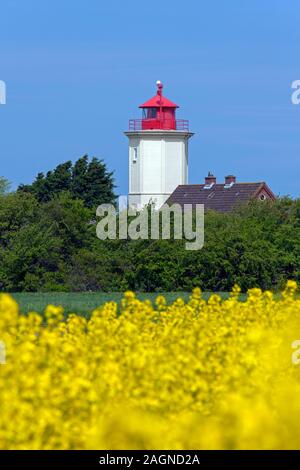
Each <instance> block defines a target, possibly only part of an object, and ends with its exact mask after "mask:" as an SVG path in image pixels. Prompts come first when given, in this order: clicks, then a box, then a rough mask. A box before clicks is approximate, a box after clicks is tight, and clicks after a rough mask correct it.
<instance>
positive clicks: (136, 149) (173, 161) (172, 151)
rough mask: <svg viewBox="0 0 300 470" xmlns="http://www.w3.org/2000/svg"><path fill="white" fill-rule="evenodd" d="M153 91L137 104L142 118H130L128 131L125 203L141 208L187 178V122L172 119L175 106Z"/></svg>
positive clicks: (160, 199) (159, 85)
mask: <svg viewBox="0 0 300 470" xmlns="http://www.w3.org/2000/svg"><path fill="white" fill-rule="evenodd" d="M156 84H157V94H156V95H155V96H154V97H153V98H151V99H150V100H148V101H146V102H145V103H144V104H142V105H140V106H139V107H140V108H141V109H142V110H143V116H142V119H130V121H129V131H127V132H125V135H127V137H128V138H129V205H131V206H135V207H137V208H141V207H143V206H144V205H146V204H149V203H154V204H155V207H156V208H159V207H161V206H162V205H163V204H164V202H165V201H166V200H167V199H168V197H169V196H170V195H171V194H172V192H173V191H174V190H175V188H177V186H178V185H180V184H187V182H188V140H189V138H190V137H191V136H192V135H193V133H191V132H189V123H188V121H187V120H185V119H176V114H175V113H176V108H178V107H179V106H177V105H176V104H175V103H172V101H170V100H168V99H167V98H165V97H164V96H163V94H162V89H163V85H162V83H161V82H160V81H158V82H157V83H156Z"/></svg>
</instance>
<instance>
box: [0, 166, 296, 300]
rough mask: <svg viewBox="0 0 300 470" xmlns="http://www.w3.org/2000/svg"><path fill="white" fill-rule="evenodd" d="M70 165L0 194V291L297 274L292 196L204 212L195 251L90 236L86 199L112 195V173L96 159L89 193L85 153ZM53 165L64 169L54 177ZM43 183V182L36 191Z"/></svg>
mask: <svg viewBox="0 0 300 470" xmlns="http://www.w3.org/2000/svg"><path fill="white" fill-rule="evenodd" d="M77 163H78V162H77ZM95 163H96V162H95ZM98 163H99V162H98ZM98 163H97V164H98ZM80 165H82V166H83V167H84V168H85V169H84V171H83V172H82V173H81V170H79V169H78V167H79V166H80ZM80 165H79V164H75V165H74V166H70V165H69V164H68V165H65V166H63V168H62V167H61V166H60V167H59V169H57V171H53V172H51V173H49V174H47V175H46V176H43V177H38V178H37V179H36V181H35V182H34V183H33V185H31V186H29V187H26V188H24V187H21V188H19V190H18V191H16V192H14V193H8V194H2V195H0V289H1V290H5V291H21V290H24V291H87V290H92V291H96V290H101V291H117V290H118V291H119V290H124V289H133V290H145V291H160V290H165V291H168V290H169V291H174V290H190V289H191V288H192V287H194V286H201V287H202V288H203V289H205V290H214V291H222V290H224V291H228V290H230V289H231V288H232V286H233V285H234V284H235V283H238V284H239V285H240V286H241V288H242V289H243V290H246V289H247V288H250V287H255V286H259V287H261V288H263V289H277V288H280V287H281V286H282V285H283V284H284V283H285V281H286V279H295V280H297V281H300V200H292V199H290V198H281V199H278V200H277V201H276V202H274V203H271V202H267V201H264V202H254V201H253V202H251V203H250V204H248V205H247V206H244V207H240V208H239V209H237V210H236V211H234V212H232V213H230V214H219V213H213V212H208V213H207V214H206V216H205V245H204V248H203V249H202V250H199V251H187V250H186V249H185V243H184V241H182V240H136V241H130V240H105V241H102V240H99V239H98V238H97V237H96V221H97V219H96V216H95V208H96V205H97V204H98V203H101V202H108V201H113V200H114V194H113V186H112V184H113V183H112V177H111V174H109V173H108V172H107V171H106V169H105V167H104V168H102V169H101V172H102V174H106V176H107V175H110V177H109V178H108V188H107V187H105V185H104V184H103V186H101V184H100V186H98V188H95V193H92V192H89V191H90V190H91V188H90V184H91V180H90V179H89V178H90V175H91V173H90V175H89V176H87V173H88V168H89V164H88V163H87V161H86V159H85V160H84V161H83V160H81V162H80ZM101 165H102V164H101ZM90 171H91V172H92V170H90ZM60 172H62V173H65V176H64V177H62V178H58V177H57V176H59V173H60ZM78 174H81V177H80V178H79V176H78ZM70 175H71V176H70ZM84 178H86V179H85V183H83V180H84ZM59 180H60V182H61V183H63V181H64V180H67V181H68V186H67V187H66V186H65V184H64V183H63V184H62V187H61V186H60V184H59V183H58V182H59ZM76 180H77V181H76ZM100 180H101V177H100ZM75 181H76V184H75ZM102 181H103V180H102ZM43 185H45V187H47V188H48V190H49V191H50V190H51V191H52V193H51V195H49V193H47V197H45V198H44V196H45V195H44V196H43V194H44V193H43V191H42V190H41V187H42V186H43ZM51 188H52V189H51ZM100 188H102V189H103V192H102V189H101V190H100ZM109 188H110V189H109ZM93 194H94V196H93Z"/></svg>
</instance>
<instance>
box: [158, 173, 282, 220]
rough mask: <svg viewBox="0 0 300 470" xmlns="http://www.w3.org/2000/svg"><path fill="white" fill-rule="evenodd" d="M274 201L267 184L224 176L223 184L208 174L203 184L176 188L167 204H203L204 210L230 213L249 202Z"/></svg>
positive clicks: (184, 185)
mask: <svg viewBox="0 0 300 470" xmlns="http://www.w3.org/2000/svg"><path fill="white" fill-rule="evenodd" d="M253 199H256V200H259V201H266V200H271V201H274V200H275V199H276V197H275V195H274V193H273V192H272V191H271V189H270V188H269V186H268V185H267V183H265V182H264V181H262V182H257V183H240V182H237V180H236V177H235V176H233V175H229V176H226V177H225V179H224V182H223V183H217V180H216V177H215V176H214V175H213V174H211V173H209V174H208V176H207V177H206V178H205V182H204V184H183V185H179V186H177V188H176V189H175V191H173V193H172V194H171V196H170V197H169V198H168V200H167V204H179V205H181V206H182V207H183V206H184V204H192V205H193V206H194V205H196V204H204V209H205V210H214V211H217V212H230V211H232V210H233V209H234V208H235V207H237V206H238V205H241V204H245V203H247V202H249V201H250V200H253Z"/></svg>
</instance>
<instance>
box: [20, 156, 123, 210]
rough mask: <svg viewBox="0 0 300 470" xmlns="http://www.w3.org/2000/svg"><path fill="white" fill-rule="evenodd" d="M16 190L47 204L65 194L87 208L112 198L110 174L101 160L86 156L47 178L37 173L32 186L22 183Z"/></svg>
mask: <svg viewBox="0 0 300 470" xmlns="http://www.w3.org/2000/svg"><path fill="white" fill-rule="evenodd" d="M18 191H20V192H28V193H31V194H33V195H34V196H35V197H36V199H37V201H38V202H48V201H50V200H51V199H53V197H54V196H56V195H58V194H60V193H62V192H66V191H67V192H68V193H69V194H70V195H71V196H72V197H73V198H74V199H80V200H82V201H83V203H84V205H85V206H86V207H89V208H92V207H95V206H97V205H98V204H102V203H105V202H111V201H114V199H115V195H114V183H113V174H112V173H111V172H108V171H107V169H106V166H105V164H104V163H103V162H102V161H101V160H98V159H97V158H95V157H94V158H92V159H91V160H90V161H89V158H88V156H87V155H84V156H83V157H82V158H79V159H78V160H77V161H76V163H75V164H74V165H73V163H72V162H71V161H67V162H65V163H62V164H60V165H58V166H57V167H56V168H55V169H54V170H53V171H48V172H47V173H46V175H44V173H39V174H38V175H37V177H36V179H35V181H34V182H33V183H32V184H31V185H24V184H21V185H20V186H19V188H18Z"/></svg>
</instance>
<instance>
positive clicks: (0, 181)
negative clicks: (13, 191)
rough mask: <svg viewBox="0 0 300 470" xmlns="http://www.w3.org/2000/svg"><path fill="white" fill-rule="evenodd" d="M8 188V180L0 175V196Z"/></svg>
mask: <svg viewBox="0 0 300 470" xmlns="http://www.w3.org/2000/svg"><path fill="white" fill-rule="evenodd" d="M9 188H10V182H9V181H8V180H7V179H6V178H4V177H3V176H0V196H1V195H3V194H6V193H7V191H8V190H9Z"/></svg>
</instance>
